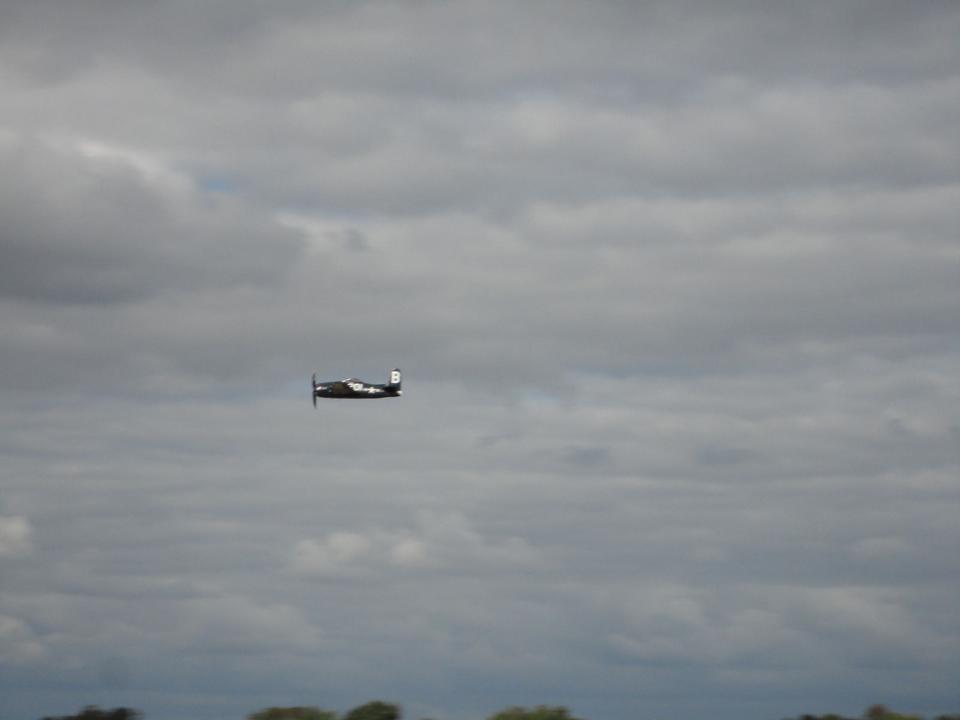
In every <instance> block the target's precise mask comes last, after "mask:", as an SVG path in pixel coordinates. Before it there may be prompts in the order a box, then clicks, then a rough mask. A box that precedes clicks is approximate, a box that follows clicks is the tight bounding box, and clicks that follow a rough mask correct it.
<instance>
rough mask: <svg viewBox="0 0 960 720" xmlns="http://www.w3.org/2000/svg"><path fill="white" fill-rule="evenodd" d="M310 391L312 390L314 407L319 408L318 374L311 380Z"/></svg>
mask: <svg viewBox="0 0 960 720" xmlns="http://www.w3.org/2000/svg"><path fill="white" fill-rule="evenodd" d="M310 390H311V393H310V394H311V395H313V407H314V408H316V407H317V374H316V373H314V374H313V376H312V377H311V378H310Z"/></svg>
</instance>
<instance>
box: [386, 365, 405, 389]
mask: <svg viewBox="0 0 960 720" xmlns="http://www.w3.org/2000/svg"><path fill="white" fill-rule="evenodd" d="M387 388H388V389H389V390H392V391H393V392H395V393H396V394H397V395H402V394H403V375H401V373H400V368H394V369H393V370H391V371H390V382H388V383H387Z"/></svg>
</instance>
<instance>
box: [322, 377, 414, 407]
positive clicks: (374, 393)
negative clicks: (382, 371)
mask: <svg viewBox="0 0 960 720" xmlns="http://www.w3.org/2000/svg"><path fill="white" fill-rule="evenodd" d="M401 381H402V378H401V376H400V368H394V369H393V370H391V371H390V381H389V382H387V383H385V384H383V385H372V384H370V383H367V382H364V381H363V380H357V379H356V378H346V379H344V380H336V381H334V382H320V383H318V382H317V374H316V373H314V374H313V382H312V385H313V406H314V407H316V406H317V398H318V397H322V398H337V399H350V400H361V399H362V400H366V399H373V398H388V397H400V396H401V395H403V390H402V389H401Z"/></svg>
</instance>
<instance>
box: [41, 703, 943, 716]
mask: <svg viewBox="0 0 960 720" xmlns="http://www.w3.org/2000/svg"><path fill="white" fill-rule="evenodd" d="M402 712H403V711H402V708H401V707H400V706H399V705H396V704H394V703H388V702H383V701H382V700H374V701H373V702H368V703H366V704H364V705H360V706H359V707H355V708H353V709H352V710H350V711H348V712H347V713H345V714H344V715H342V716H341V715H340V714H338V713H337V712H335V711H333V710H323V709H321V708H319V707H315V706H308V707H304V706H297V707H270V708H265V709H263V710H259V711H258V712H255V713H251V714H250V715H247V718H246V720H400V718H401V716H402ZM143 717H144V716H143V714H142V713H141V712H139V711H138V710H133V709H131V708H124V707H120V708H114V709H113V710H101V709H100V708H98V707H97V706H96V705H88V706H87V707H85V708H83V710H81V711H80V712H79V713H77V714H76V715H62V716H59V717H45V718H43V719H42V720H142V719H143ZM422 720H430V719H429V718H422ZM487 720H584V719H583V718H578V717H574V716H573V715H571V714H570V711H569V710H568V709H567V708H565V707H563V706H560V705H537V706H536V707H532V708H525V707H508V708H506V709H504V710H500V711H499V712H496V713H494V714H493V715H490V716H489V717H488V718H487ZM785 720H926V719H925V718H923V717H921V716H920V715H908V714H904V713H898V712H894V711H893V710H890V709H889V708H888V707H887V706H886V705H871V706H870V707H868V708H867V709H866V710H865V711H864V713H863V715H861V716H860V717H859V718H849V717H844V716H843V715H835V714H833V713H830V714H827V715H798V716H797V717H796V718H785ZM931 720H960V713H958V714H950V715H937V716H936V717H934V718H932V719H931Z"/></svg>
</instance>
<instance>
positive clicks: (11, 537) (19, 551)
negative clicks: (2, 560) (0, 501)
mask: <svg viewBox="0 0 960 720" xmlns="http://www.w3.org/2000/svg"><path fill="white" fill-rule="evenodd" d="M32 549H33V526H32V525H31V524H30V521H29V520H28V519H27V518H25V517H22V516H19V515H13V516H6V517H4V516H0V557H19V556H22V555H29V554H30V552H31V551H32Z"/></svg>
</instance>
